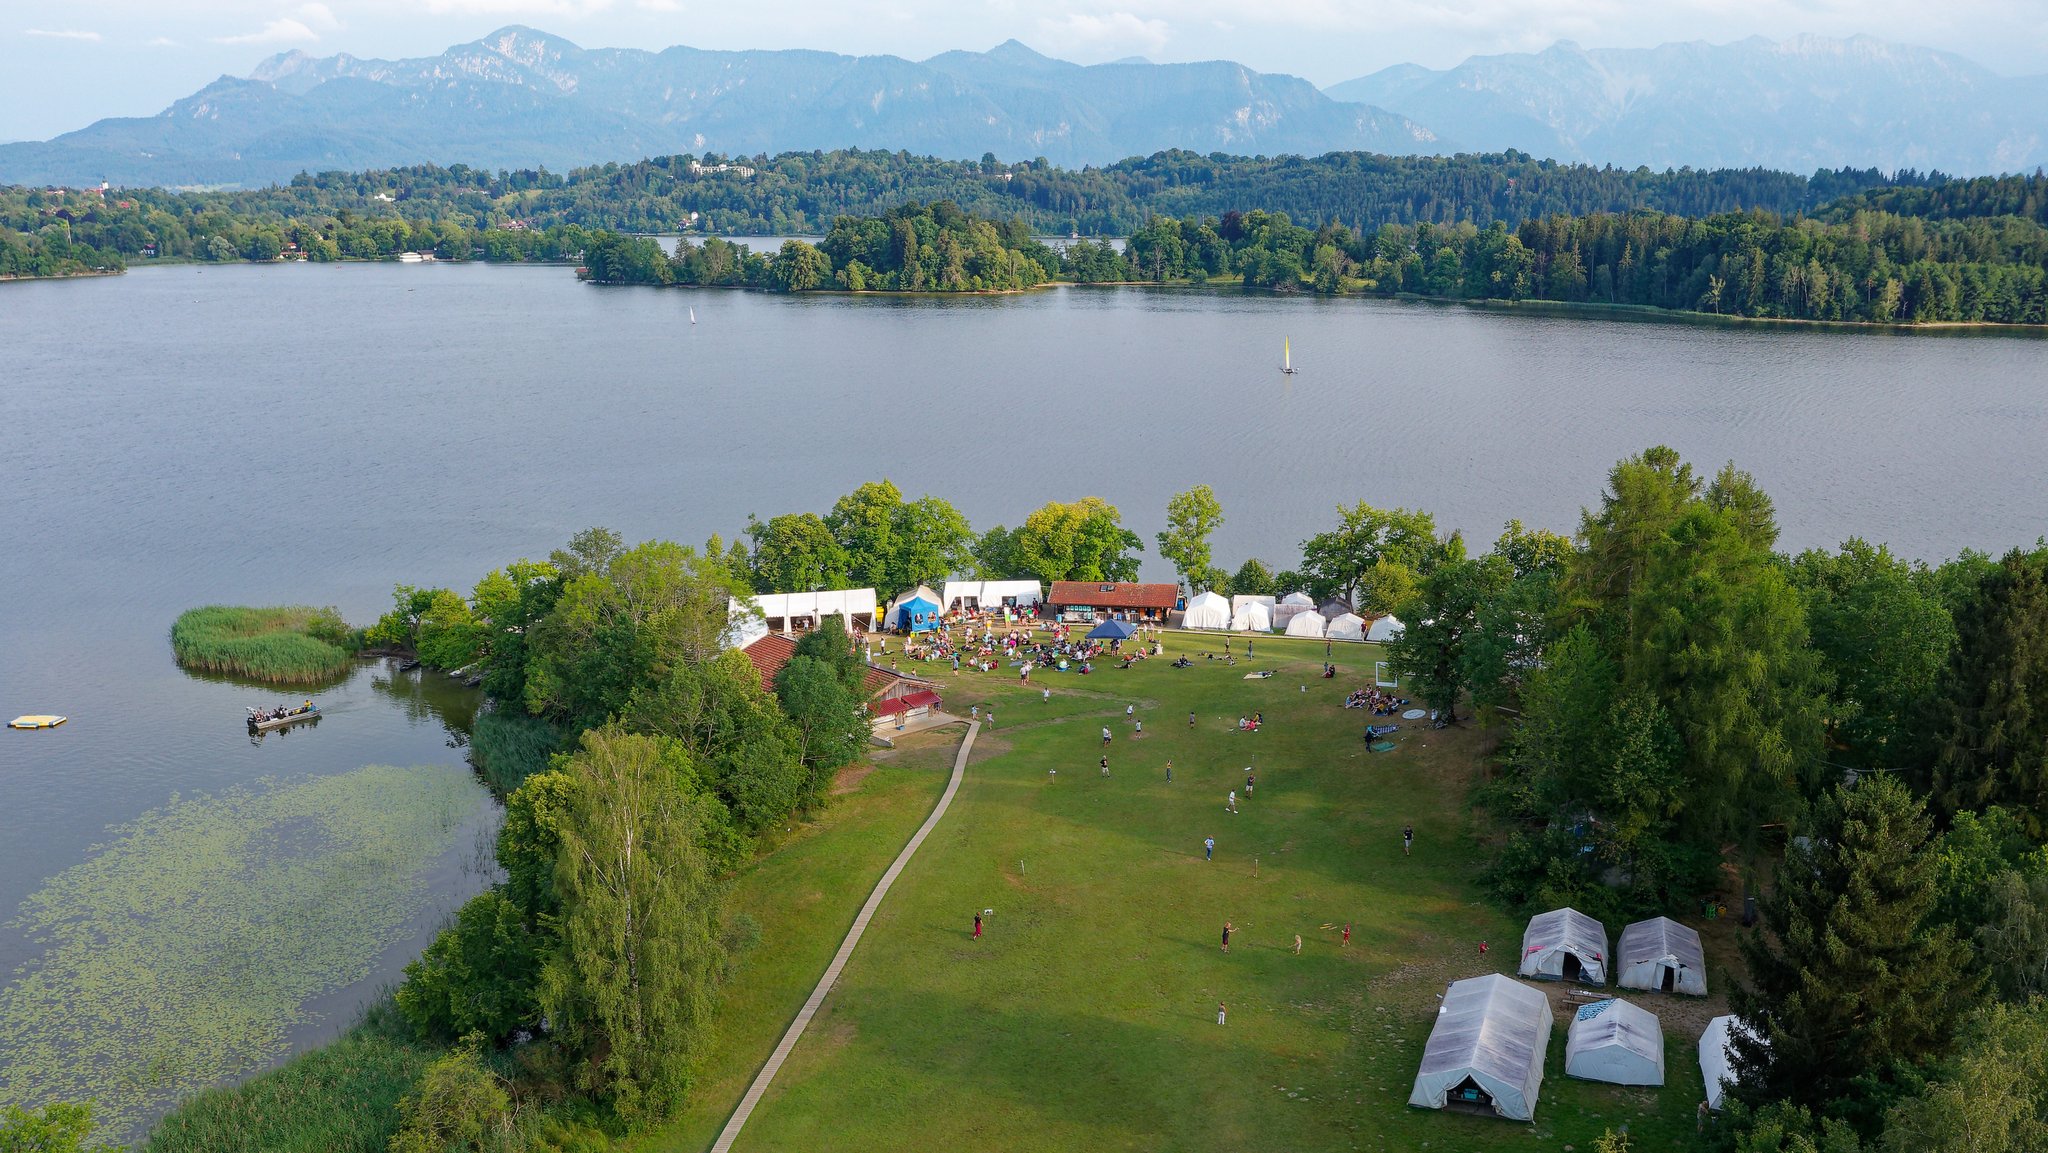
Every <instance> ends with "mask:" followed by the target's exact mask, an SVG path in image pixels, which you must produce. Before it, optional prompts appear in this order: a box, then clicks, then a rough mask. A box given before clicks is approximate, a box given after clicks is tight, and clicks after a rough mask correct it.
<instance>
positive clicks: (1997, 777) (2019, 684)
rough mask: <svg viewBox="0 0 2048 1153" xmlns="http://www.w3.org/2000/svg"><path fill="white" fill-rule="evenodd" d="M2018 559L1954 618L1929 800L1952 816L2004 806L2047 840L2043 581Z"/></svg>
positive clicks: (2037, 566) (2047, 594)
mask: <svg viewBox="0 0 2048 1153" xmlns="http://www.w3.org/2000/svg"><path fill="white" fill-rule="evenodd" d="M2042 568H2043V562H2042V561H2041V560H2040V559H2039V558H2038V556H2027V555H2025V554H2022V553H2020V552H2019V551H2017V550H2015V551H2013V552H2012V553H2010V554H2008V555H2007V556H2006V558H2005V559H2004V560H2003V561H2001V562H2000V563H1999V565H1998V567H1997V568H1995V569H1992V570H1991V571H1990V572H1988V573H1986V574H1985V576H1984V578H1983V582H1982V583H1981V584H1980V585H1979V586H1978V591H1977V595H1976V596H1975V597H1973V598H1970V599H1969V600H1968V601H1966V602H1965V603H1964V604H1962V605H1960V606H1959V607H1958V608H1957V610H1956V634H1957V644H1956V649H1955V657H1954V660H1953V661H1952V662H1951V663H1950V666H1949V676H1948V685H1947V688H1948V691H1947V694H1946V695H1947V717H1946V722H1947V723H1946V725H1945V726H1944V727H1945V730H1946V731H1945V739H1944V741H1943V743H1942V748H1941V751H1940V754H1939V756H1938V758H1937V760H1936V763H1935V781H1934V784H1935V797H1936V799H1937V801H1938V802H1939V803H1940V804H1941V805H1943V806H1944V807H1946V808H1948V809H1950V810H1959V809H1975V808H1981V807H1983V806H1984V805H1987V804H2001V805H2008V806H2011V807H2012V808H2013V809H2015V810H2016V811H2017V812H2019V813H2020V814H2021V816H2022V817H2023V819H2024V820H2025V821H2026V823H2027V826H2028V831H2029V832H2031V833H2033V834H2034V835H2035V836H2037V837H2038V836H2041V835H2043V834H2044V832H2048V577H2044V575H2043V572H2042Z"/></svg>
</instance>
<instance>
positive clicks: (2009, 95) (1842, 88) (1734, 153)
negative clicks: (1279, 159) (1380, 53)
mask: <svg viewBox="0 0 2048 1153" xmlns="http://www.w3.org/2000/svg"><path fill="white" fill-rule="evenodd" d="M1326 91H1327V93H1328V94H1329V95H1330V96H1333V97H1335V98H1337V99H1338V100H1345V101H1358V102H1362V103H1367V104H1377V105H1382V106H1384V107H1387V108H1395V109H1399V110H1400V111H1401V113H1402V114H1404V115H1406V116H1410V117H1413V118H1414V119H1416V120H1418V121H1421V122H1422V123H1424V124H1428V125H1430V126H1431V127H1433V128H1435V129H1437V130H1438V131H1440V132H1441V133H1443V134H1444V135H1445V136H1447V137H1452V138H1455V139H1456V140H1458V142H1459V143H1461V144H1464V145H1466V146H1468V147H1471V148H1476V149H1480V150H1484V151H1499V150H1502V149H1507V148H1515V149H1519V150H1521V151H1523V152H1528V153H1531V154H1533V155H1536V156H1542V157H1549V158H1552V159H1556V160H1576V161H1583V162H1586V163H1592V164H1615V165H1620V166H1622V167H1627V168H1633V167H1635V166H1636V165H1638V164H1646V165H1648V166H1650V167H1651V168H1659V169H1661V168H1667V167H1682V166H1684V165H1688V164H1689V165H1692V166H1693V167H1695V168H1747V167H1751V166H1756V165H1762V166H1764V167H1768V168H1779V169H1784V170H1786V171H1790V172H1812V171H1814V170H1815V169H1817V168H1838V167H1843V166H1851V167H1857V168H1865V167H1877V168H1881V169H1884V170H1886V171H1896V170H1898V169H1901V168H1913V169H1919V170H1921V171H1926V170H1929V169H1940V170H1942V171H1944V172H1948V173H1951V174H1960V175H1983V174H1989V173H1998V172H2013V171H2024V170H2027V169H2031V168H2033V167H2035V166H2037V165H2039V164H2042V163H2043V162H2048V76H2031V77H2022V78H2017V79H2015V78H2010V77H2005V76H2000V75H1998V74H1997V73H1995V72H1992V71H1991V70H1989V69H1987V68H1984V67H1983V66H1981V65H1978V64H1975V63H1973V62H1971V61H1969V60H1966V59H1964V58H1963V57H1961V56H1956V55H1954V54H1952V53H1948V52H1937V51H1935V50H1933V49H1929V48H1916V47H1911V46H1908V45H1900V44H1889V43H1886V42H1885V41H1882V40H1877V39H1873V38H1871V37H1869V36H1852V37H1849V38H1847V39H1829V38H1826V37H1818V36H1799V37H1795V38H1793V39H1790V40H1785V41H1782V42H1780V41H1772V40H1766V39H1763V38H1761V37H1753V38H1751V39H1748V40H1741V41H1737V42H1735V43H1733V44H1704V43H1688V44H1664V45H1660V46H1658V47H1656V48H1640V49H1632V48H1594V49H1587V48H1581V47H1579V46H1578V45H1577V44H1574V43H1572V42H1570V41H1560V42H1559V43H1557V44H1554V45H1552V46H1551V47H1549V48H1547V49H1545V50H1543V51H1542V52H1536V53H1518V54H1513V55H1505V56H1475V57H1473V58H1471V59H1469V60H1467V61H1465V62H1464V63H1463V64H1460V65H1458V66H1457V67H1455V68H1450V69H1445V70H1443V71H1432V70H1430V69H1427V68H1421V67H1418V66H1416V65H1413V64H1401V65H1396V66H1394V67H1392V68H1388V69H1385V70H1383V71H1380V72H1375V73H1373V74H1372V75H1370V76H1365V77H1361V78H1359V79H1357V80H1351V81H1347V82H1345V83H1343V84H1337V85H1333V86H1331V87H1330V88H1329V89H1327V90H1326Z"/></svg>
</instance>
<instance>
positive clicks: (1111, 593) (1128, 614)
mask: <svg viewBox="0 0 2048 1153" xmlns="http://www.w3.org/2000/svg"><path fill="white" fill-rule="evenodd" d="M1045 599H1046V600H1047V601H1049V602H1051V604H1052V606H1053V608H1054V609H1056V610H1057V611H1058V612H1059V615H1060V618H1061V619H1063V620H1070V621H1094V620H1101V619H1102V618H1104V617H1115V618H1116V619H1118V620H1127V621H1150V622H1154V623H1157V624H1165V623H1166V614H1168V613H1170V612H1172V611H1173V610H1174V609H1176V608H1179V607H1180V586H1179V585H1171V584H1136V583H1128V584H1119V583H1116V582H1113V581H1054V582H1052V592H1051V593H1050V594H1048V595H1047V596H1046V598H1045Z"/></svg>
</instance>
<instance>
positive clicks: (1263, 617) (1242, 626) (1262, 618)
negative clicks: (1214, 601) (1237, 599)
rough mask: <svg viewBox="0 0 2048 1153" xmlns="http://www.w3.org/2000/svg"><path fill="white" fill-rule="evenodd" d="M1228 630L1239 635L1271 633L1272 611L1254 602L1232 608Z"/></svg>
mask: <svg viewBox="0 0 2048 1153" xmlns="http://www.w3.org/2000/svg"><path fill="white" fill-rule="evenodd" d="M1230 628H1231V630H1232V631H1233V632H1240V633H1270V632H1272V631H1273V610H1272V609H1270V608H1267V607H1266V606H1265V605H1264V604H1262V603H1260V602H1259V601H1256V600H1253V601H1247V602H1245V603H1244V604H1241V605H1237V606H1234V607H1233V608H1232V609H1231V613H1230Z"/></svg>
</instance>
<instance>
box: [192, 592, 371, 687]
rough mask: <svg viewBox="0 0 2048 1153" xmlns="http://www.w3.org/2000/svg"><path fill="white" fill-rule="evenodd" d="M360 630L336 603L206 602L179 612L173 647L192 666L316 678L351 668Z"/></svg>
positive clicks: (276, 678)
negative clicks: (329, 605)
mask: <svg viewBox="0 0 2048 1153" xmlns="http://www.w3.org/2000/svg"><path fill="white" fill-rule="evenodd" d="M357 647H359V642H358V639H357V635H356V633H355V632H354V631H353V630H351V629H350V628H349V627H348V624H347V622H345V621H343V620H342V619H341V614H340V613H338V612H336V611H334V610H333V609H316V608H311V607H308V606H305V605H282V606H276V607H272V608H248V607H244V606H239V605H208V606H206V607H205V608H197V609H191V610H188V611H186V612H184V613H181V614H179V616H178V619H177V622H176V623H174V624H173V625H171V651H172V652H173V653H174V654H176V656H177V659H178V663H179V664H180V665H182V666H184V667H185V668H188V669H196V670H198V671H200V672H208V673H228V674H230V675H234V676H242V677H248V678H250V679H252V680H259V681H268V682H271V683H273V684H314V683H317V682H320V681H325V680H331V679H333V678H334V677H337V676H340V675H341V674H343V673H345V672H347V671H348V667H349V654H350V653H351V652H353V651H354V650H355V649H356V648H357Z"/></svg>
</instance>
